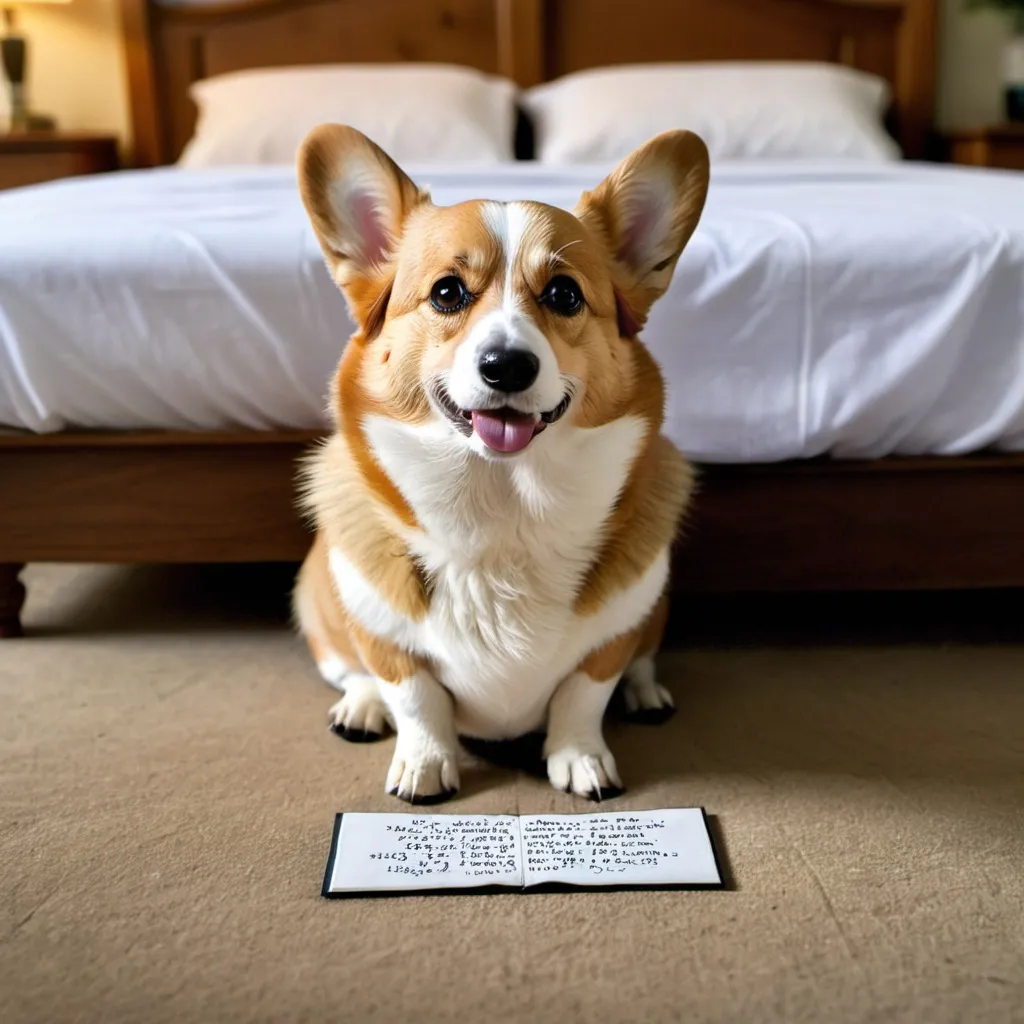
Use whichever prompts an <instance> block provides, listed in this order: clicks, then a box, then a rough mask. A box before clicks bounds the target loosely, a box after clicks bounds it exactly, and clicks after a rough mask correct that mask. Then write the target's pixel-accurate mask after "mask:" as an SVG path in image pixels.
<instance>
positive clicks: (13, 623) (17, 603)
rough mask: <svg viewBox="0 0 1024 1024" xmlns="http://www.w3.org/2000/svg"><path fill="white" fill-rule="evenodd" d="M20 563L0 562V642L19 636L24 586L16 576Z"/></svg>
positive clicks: (19, 570)
mask: <svg viewBox="0 0 1024 1024" xmlns="http://www.w3.org/2000/svg"><path fill="white" fill-rule="evenodd" d="M24 568H25V566H24V565H23V564H22V563H20V562H0V640H9V639H10V638H11V637H15V636H21V635H22V629H21V606H22V605H23V604H24V603H25V584H24V583H22V582H21V580H20V579H18V574H19V573H20V572H21V570H22V569H24Z"/></svg>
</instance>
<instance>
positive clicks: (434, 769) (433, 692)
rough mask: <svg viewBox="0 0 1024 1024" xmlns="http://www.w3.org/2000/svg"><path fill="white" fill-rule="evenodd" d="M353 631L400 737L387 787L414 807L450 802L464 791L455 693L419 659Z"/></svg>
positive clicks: (354, 626) (363, 632)
mask: <svg viewBox="0 0 1024 1024" xmlns="http://www.w3.org/2000/svg"><path fill="white" fill-rule="evenodd" d="M350 627H351V632H352V637H353V639H354V641H355V644H356V647H357V649H358V651H359V657H360V660H361V661H362V663H363V664H364V665H365V666H366V668H367V670H368V671H369V672H371V673H373V675H374V676H375V677H376V684H377V689H378V691H379V693H380V696H381V697H382V698H383V700H384V704H385V706H386V707H387V712H388V717H389V718H390V719H391V721H392V722H393V723H394V726H395V731H396V732H397V733H398V739H397V741H396V742H395V756H394V757H393V758H392V760H391V767H390V769H389V770H388V777H387V783H386V785H385V789H386V790H387V792H388V793H390V794H391V795H392V796H397V797H399V798H400V799H402V800H407V801H408V802H409V803H411V804H436V803H440V802H441V801H442V800H447V799H448V797H450V796H451V795H452V794H453V793H455V792H456V791H457V790H458V788H459V767H458V762H459V753H460V748H459V740H458V736H457V734H456V732H455V706H454V704H453V702H452V697H451V694H450V693H449V692H448V691H447V690H446V689H445V688H444V687H443V686H442V685H441V684H440V683H439V682H438V681H437V680H436V679H435V678H434V676H433V674H432V673H431V671H430V667H429V666H428V665H427V663H426V662H425V661H423V660H422V659H421V658H419V657H418V656H417V655H415V654H411V653H410V652H409V651H406V650H403V649H402V648H401V647H399V646H397V645H396V644H393V643H391V642H390V641H388V640H384V639H382V638H381V637H379V636H375V635H373V634H371V633H369V632H367V631H366V630H364V629H363V628H362V627H361V626H358V625H357V624H355V623H351V624H350ZM346 685H347V682H346Z"/></svg>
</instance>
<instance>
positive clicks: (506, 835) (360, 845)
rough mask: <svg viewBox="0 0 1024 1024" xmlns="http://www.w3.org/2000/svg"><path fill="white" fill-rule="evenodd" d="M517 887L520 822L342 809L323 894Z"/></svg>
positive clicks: (493, 816)
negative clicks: (345, 810) (336, 841)
mask: <svg viewBox="0 0 1024 1024" xmlns="http://www.w3.org/2000/svg"><path fill="white" fill-rule="evenodd" d="M522 884H523V869H522V863H521V861H520V857H519V821H518V819H517V818H516V817H515V816H514V815H506V814H463V815H454V814H453V815H449V814H443V815H441V814H439V815H429V814H422V815H421V814H415V815H414V814H363V813H353V814H345V815H343V816H342V819H341V830H340V832H339V833H338V844H337V849H336V851H335V854H334V861H333V864H332V866H331V873H330V878H329V881H328V885H327V887H326V890H325V891H326V892H327V893H342V892H400V891H414V890H416V889H461V888H468V887H472V886H478V885H509V886H514V887H516V888H519V887H520V886H521V885H522Z"/></svg>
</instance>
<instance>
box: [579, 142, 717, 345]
mask: <svg viewBox="0 0 1024 1024" xmlns="http://www.w3.org/2000/svg"><path fill="white" fill-rule="evenodd" d="M709 175H710V167H709V161H708V150H707V146H705V145H704V142H703V140H702V139H701V138H700V137H699V136H697V135H694V134H693V132H686V131H672V132H664V133H663V134H661V135H657V136H655V137H654V138H653V139H651V141H650V142H648V143H646V144H645V145H643V146H641V147H640V148H639V149H637V150H635V151H634V152H632V153H631V154H630V155H629V156H627V157H626V159H625V160H623V161H622V163H621V164H619V166H618V167H616V168H615V170H614V171H612V173H611V174H609V175H608V177H607V178H605V179H604V181H602V182H601V184H600V185H598V186H597V188H595V189H594V190H593V191H592V192H584V193H583V196H582V198H581V199H580V201H579V203H578V204H577V206H576V209H575V211H574V213H575V214H576V216H577V217H578V218H579V219H580V220H581V221H583V223H584V224H586V225H587V227H589V228H590V229H591V230H592V231H594V232H595V234H597V236H598V238H600V239H602V241H603V242H604V243H605V245H606V246H607V247H608V251H609V253H610V255H611V257H612V260H613V266H614V268H615V271H616V273H615V274H614V278H615V286H616V291H617V295H616V298H617V300H618V303H619V326H620V330H621V332H622V333H623V334H635V333H636V331H638V330H639V329H640V328H641V327H642V326H643V324H644V321H645V320H646V319H647V314H648V312H649V311H650V308H651V306H652V305H653V303H654V301H655V299H657V298H659V297H660V296H661V295H662V294H664V292H665V290H666V289H667V288H668V286H669V282H670V281H671V280H672V272H673V271H674V270H675V266H676V262H677V261H678V259H679V256H680V254H681V253H682V251H683V248H684V246H685V245H686V243H687V242H688V241H689V240H690V236H691V235H692V234H693V232H694V229H695V228H696V227H697V222H698V221H699V220H700V215H701V211H702V210H703V209H704V200H705V199H706V198H707V192H708V177H709ZM623 307H625V308H623Z"/></svg>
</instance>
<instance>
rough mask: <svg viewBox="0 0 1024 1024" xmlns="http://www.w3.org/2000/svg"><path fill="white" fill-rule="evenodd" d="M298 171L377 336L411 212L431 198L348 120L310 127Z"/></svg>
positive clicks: (333, 261)
mask: <svg viewBox="0 0 1024 1024" xmlns="http://www.w3.org/2000/svg"><path fill="white" fill-rule="evenodd" d="M298 175H299V191H300V193H301V195H302V202H303V203H304V205H305V207H306V212H307V213H308V214H309V219H310V221H311V222H312V224H313V230H314V231H315V232H316V236H317V239H318V240H319V242H320V248H321V249H322V250H323V253H324V257H325V259H326V260H327V266H328V268H329V269H330V271H331V275H332V276H333V278H334V280H335V281H336V282H337V284H338V286H339V287H340V288H341V290H342V292H344V294H345V298H346V299H348V303H349V308H350V309H351V310H352V314H353V316H354V317H355V318H356V320H357V321H358V323H359V325H360V327H361V328H362V330H363V331H364V333H366V334H368V335H371V336H372V334H373V333H374V326H375V324H374V321H375V320H376V319H377V318H379V317H382V316H383V312H384V308H385V307H386V305H387V298H388V292H389V291H390V287H391V280H392V277H393V266H392V260H393V257H394V254H395V250H396V248H397V246H398V242H399V239H400V238H401V236H402V228H403V224H404V223H405V219H406V217H408V215H409V213H410V211H411V210H413V209H414V208H415V207H416V206H418V205H419V204H420V203H424V202H429V197H428V196H427V194H426V193H425V192H421V191H420V190H419V189H418V188H417V187H416V186H415V185H414V184H413V183H412V181H411V180H410V179H409V177H408V176H407V175H406V174H405V173H404V172H403V171H402V169H401V168H400V167H399V166H398V164H396V163H395V162H394V160H392V159H391V157H389V156H388V155H387V153H385V152H384V150H382V149H381V148H380V147H379V146H377V145H376V144H375V143H373V142H371V141H370V140H369V139H368V138H367V137H366V136H365V135H363V134H362V132H359V131H356V129H355V128H350V127H348V126H347V125H340V124H323V125H320V127H319V128H314V129H313V131H312V132H310V134H309V135H308V136H307V137H306V139H305V141H304V142H303V143H302V146H301V148H300V149H299V154H298Z"/></svg>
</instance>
